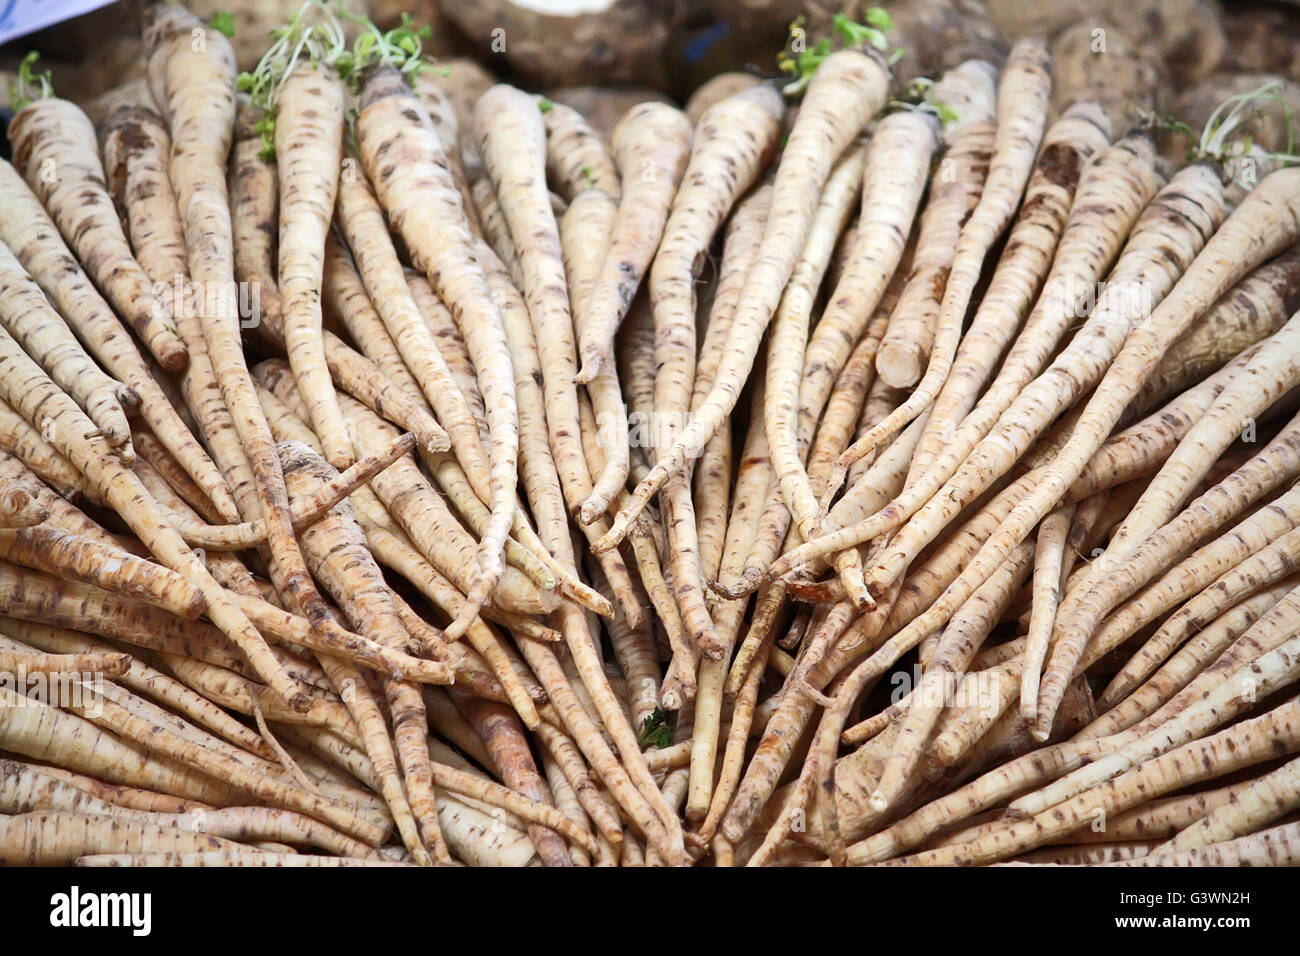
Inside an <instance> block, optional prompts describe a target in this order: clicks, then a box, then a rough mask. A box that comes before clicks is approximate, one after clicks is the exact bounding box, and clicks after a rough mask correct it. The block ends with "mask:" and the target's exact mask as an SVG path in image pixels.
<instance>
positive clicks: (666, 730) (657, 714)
mask: <svg viewBox="0 0 1300 956" xmlns="http://www.w3.org/2000/svg"><path fill="white" fill-rule="evenodd" d="M672 742H673V727H672V715H671V714H670V713H669V712H668V711H666V710H664V709H663V708H662V707H656V708H655V709H654V712H653V713H651V714H650V715H649V716H647V717H646V719H645V720H644V721H643V722H642V724H641V735H640V736H639V737H638V738H637V743H638V744H639V745H640V746H641V749H642V750H649V749H650V748H652V747H659V748H662V747H667V746H668V745H669V744H671V743H672Z"/></svg>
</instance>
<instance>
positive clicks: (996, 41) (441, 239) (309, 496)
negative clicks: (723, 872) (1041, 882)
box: [0, 0, 1300, 867]
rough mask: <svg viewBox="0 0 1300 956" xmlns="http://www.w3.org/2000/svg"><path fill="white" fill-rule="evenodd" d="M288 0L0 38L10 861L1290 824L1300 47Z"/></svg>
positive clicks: (795, 10) (880, 853)
mask: <svg viewBox="0 0 1300 956" xmlns="http://www.w3.org/2000/svg"><path fill="white" fill-rule="evenodd" d="M136 6H138V5H136ZM280 6H281V5H263V8H262V9H261V10H260V12H259V13H258V15H257V17H255V18H253V20H252V22H253V23H254V24H257V25H256V26H255V27H251V28H250V29H254V30H255V34H254V35H250V34H248V33H244V32H241V31H244V30H245V28H246V27H247V24H246V23H245V22H244V19H243V17H242V14H241V12H240V10H239V9H237V10H236V15H233V16H232V15H231V14H230V13H228V12H226V11H222V10H219V9H215V8H209V6H206V5H205V6H201V7H195V8H194V9H187V8H186V7H185V6H182V5H180V4H178V3H160V4H157V5H155V6H148V7H144V8H143V9H142V10H141V29H140V35H139V38H138V40H136V39H134V38H133V39H132V40H130V41H128V42H132V43H138V45H139V51H140V63H141V69H140V70H139V71H138V72H137V74H136V75H132V76H124V77H119V78H118V79H119V80H120V81H121V82H120V83H117V84H116V85H114V86H113V87H112V88H111V89H108V88H100V89H93V90H86V91H83V92H84V93H85V95H78V96H76V97H69V98H65V97H64V96H62V95H60V94H61V92H62V90H61V80H60V77H61V76H62V75H63V73H62V71H61V69H60V70H56V71H55V72H53V73H51V72H47V71H46V69H45V66H44V64H43V62H42V60H41V58H40V57H39V56H38V55H37V54H36V53H34V52H33V53H32V54H30V55H28V56H25V57H23V58H22V59H21V62H19V63H15V64H14V69H13V71H12V76H13V82H12V84H11V89H10V91H9V101H8V102H9V106H10V108H11V109H12V111H13V116H12V119H11V120H10V121H9V124H8V129H7V139H8V142H9V144H10V147H11V159H9V160H0V864H20V865H21V864H25V865H56V864H73V863H76V864H79V865H85V866H140V865H149V866H158V865H178V866H256V867H277V866H313V867H316V866H320V867H325V866H411V865H420V866H442V865H445V866H450V865H473V866H645V865H649V866H689V865H700V866H739V865H747V866H765V865H769V866H770V865H785V866H842V865H871V864H880V865H895V866H900V865H902V866H917V865H919V866H936V865H990V864H1016V865H1108V866H1112V865H1113V866H1224V865H1232V866H1245V865H1249V866H1260V865H1298V864H1300V829H1298V828H1300V823H1297V822H1296V821H1297V819H1298V817H1300V758H1296V757H1295V753H1296V752H1297V751H1300V696H1298V695H1297V691H1298V689H1300V484H1297V478H1298V477H1300V311H1297V310H1298V309H1300V166H1297V165H1296V164H1297V163H1300V156H1297V155H1296V153H1297V148H1296V145H1295V143H1294V142H1293V137H1292V132H1293V119H1294V117H1293V112H1292V107H1293V104H1297V103H1298V102H1300V97H1298V96H1297V90H1296V87H1295V86H1294V85H1293V84H1292V83H1291V82H1290V81H1289V80H1287V79H1286V78H1285V77H1284V76H1274V75H1272V74H1271V73H1269V72H1267V71H1269V70H1279V71H1281V72H1285V69H1284V66H1285V65H1284V64H1282V63H1281V62H1280V61H1279V58H1278V56H1276V55H1274V54H1275V52H1276V51H1271V48H1269V49H1268V50H1266V49H1265V47H1264V46H1263V45H1257V46H1256V47H1255V49H1258V50H1259V51H1260V52H1259V57H1258V58H1257V61H1252V62H1243V63H1241V64H1240V68H1239V69H1237V70H1236V71H1235V72H1232V73H1229V74H1215V75H1211V71H1212V69H1213V64H1211V65H1210V66H1205V65H1204V64H1205V62H1206V61H1207V60H1209V59H1212V60H1214V61H1215V62H1216V63H1217V62H1218V61H1219V60H1221V59H1223V58H1224V57H1225V56H1226V55H1227V54H1226V52H1225V51H1226V50H1227V49H1228V45H1227V40H1226V39H1225V37H1226V36H1227V33H1225V21H1223V20H1222V17H1221V14H1220V12H1219V10H1218V8H1217V5H1214V4H1212V3H1210V2H1189V3H1181V4H1177V3H1163V4H1162V3H1154V2H1153V3H1137V4H1128V5H1123V4H1117V3H1100V4H1096V5H1095V6H1097V7H1098V9H1097V10H1096V11H1093V12H1092V14H1091V15H1092V16H1094V17H1095V19H1093V20H1089V19H1083V20H1079V19H1078V14H1079V11H1078V10H1075V9H1074V7H1075V6H1076V5H1074V4H1071V5H1069V6H1070V8H1071V9H1069V10H1066V9H1064V7H1065V6H1067V5H1064V4H1055V3H1042V4H1031V5H1015V4H1002V3H990V4H989V5H988V9H987V10H986V9H984V7H983V6H982V5H980V4H973V3H956V4H944V3H939V2H937V0H918V2H915V3H910V4H908V3H893V4H888V5H887V7H886V8H879V7H868V6H865V5H863V4H859V3H849V4H832V5H829V8H828V5H826V4H818V3H810V4H807V5H806V7H807V9H806V10H802V11H801V10H800V9H799V7H800V4H784V7H790V8H792V9H790V10H782V11H780V13H781V15H782V16H783V17H784V18H785V21H786V22H785V23H784V24H783V25H784V26H788V27H789V30H788V37H787V39H786V47H785V49H784V50H783V51H781V52H780V54H779V56H778V55H776V53H777V49H776V48H772V49H771V53H772V54H773V55H774V57H773V62H772V63H771V65H770V67H765V66H763V65H758V64H754V65H751V67H750V68H749V69H747V70H729V71H725V72H721V73H719V74H718V75H717V76H715V77H713V78H712V79H709V80H708V82H701V83H697V84H696V88H695V89H694V91H693V93H692V94H691V95H690V98H689V100H686V101H685V102H684V103H683V104H682V105H680V106H679V105H678V103H677V101H674V100H673V99H672V98H671V97H669V96H667V95H666V94H664V93H661V92H655V91H653V90H649V91H644V92H642V91H639V90H638V88H635V87H622V88H617V87H611V88H609V89H606V88H603V87H599V86H592V87H577V86H574V85H572V84H574V83H579V82H589V81H590V82H595V83H600V82H607V83H609V82H617V81H623V82H660V81H663V78H664V76H665V69H664V67H665V64H666V63H667V62H668V59H667V57H668V54H667V53H666V52H665V49H666V47H668V46H670V45H671V44H672V43H673V42H675V41H674V39H673V38H674V37H675V36H676V33H675V30H676V28H677V21H676V20H675V19H674V15H673V14H672V13H671V12H670V11H669V10H668V7H670V6H671V5H658V4H648V3H641V2H631V0H616V2H607V3H604V4H601V3H596V4H591V5H589V6H591V7H593V9H591V10H586V9H584V10H583V11H582V13H581V14H580V15H578V16H575V15H573V14H570V13H568V12H566V10H565V9H563V7H564V5H563V4H559V5H557V6H556V9H555V10H551V11H548V12H545V13H539V12H537V11H532V10H531V9H530V8H523V7H522V5H516V4H513V3H509V2H505V0H501V2H492V3H481V4H461V5H457V4H448V5H440V4H426V5H425V6H427V7H428V10H427V11H426V12H427V13H428V15H429V17H430V18H431V19H432V20H433V25H432V26H430V25H428V24H424V23H422V22H421V21H420V20H419V19H418V18H417V19H412V18H411V17H410V16H409V15H407V14H400V15H399V14H396V13H394V12H393V11H388V10H387V8H386V5H384V4H367V3H360V2H354V0H349V2H346V3H344V2H341V0H308V2H306V3H303V4H302V5H301V6H299V5H297V4H293V5H288V6H285V8H284V9H280ZM417 6H418V5H417ZM718 6H724V5H722V4H719V5H718ZM736 6H737V7H738V8H740V7H743V8H744V9H743V10H740V9H738V10H736V11H731V15H733V19H731V20H727V21H725V22H726V23H728V24H730V26H729V27H728V30H730V31H731V33H729V34H728V36H730V37H731V40H729V41H728V42H732V41H734V42H737V43H739V42H740V39H739V38H745V37H748V38H750V39H752V38H753V37H754V36H758V35H765V34H764V30H765V27H766V26H770V24H769V23H768V21H769V20H770V18H771V17H772V16H773V15H774V14H773V11H770V10H767V9H766V8H767V7H768V6H772V7H782V6H783V5H781V4H776V5H770V4H737V5H736ZM1085 6H1089V5H1088V4H1085ZM272 7H274V8H275V15H276V18H277V21H278V20H279V19H280V18H282V19H283V22H281V23H279V25H278V26H276V28H275V29H274V31H273V32H272V33H271V35H270V36H269V37H266V38H265V39H260V37H261V33H262V30H263V27H264V26H265V24H264V23H262V22H261V19H259V18H265V17H266V16H268V15H269V13H268V11H269V10H271V8H272ZM751 7H752V9H751ZM1030 7H1032V8H1033V9H1032V10H1031V11H1030V13H1026V12H1025V10H1026V9H1027V8H1030ZM1128 7H1132V8H1134V9H1128ZM1164 7H1170V8H1173V7H1179V8H1182V7H1186V8H1188V9H1187V10H1183V11H1182V12H1183V13H1184V14H1186V16H1183V17H1182V18H1181V19H1175V18H1173V17H1165V16H1164V14H1162V13H1160V12H1159V10H1158V9H1157V8H1160V9H1163V8H1164ZM597 8H598V9H597ZM1101 8H1104V9H1101ZM1137 8H1141V9H1137ZM1142 11H1146V14H1149V15H1140V14H1142ZM1165 12H1166V13H1167V12H1168V11H1165ZM796 14H798V16H797V19H795V20H794V21H793V23H789V22H788V21H789V19H790V17H791V16H794V15H796ZM372 16H373V17H374V18H376V19H378V20H381V21H382V22H383V26H377V25H376V24H375V22H374V20H372V19H371V17H372ZM719 17H722V14H721V13H720V14H719ZM570 20H573V21H575V22H574V23H573V24H569V22H568V21H570ZM577 21H581V22H580V23H579V22H577ZM720 22H722V21H720ZM1250 22H1251V23H1254V22H1255V21H1253V20H1252V21H1250ZM1260 22H1262V21H1260ZM637 24H643V25H644V29H641V30H636V29H634V27H635V26H636V25H637ZM570 26H572V29H569V27H570ZM1247 26H1248V24H1245V22H1244V21H1243V24H1237V25H1232V26H1231V29H1230V30H1229V31H1228V32H1234V31H1235V33H1234V35H1236V36H1238V37H1245V36H1246V35H1247V33H1248V32H1249V31H1248V29H1247ZM497 30H501V31H503V34H504V35H510V34H513V35H515V36H516V37H517V38H518V39H519V41H520V42H519V43H518V44H517V45H516V46H515V47H514V48H513V49H514V52H513V53H511V54H509V55H508V56H507V55H504V54H503V59H505V60H506V61H507V62H505V63H504V64H503V65H502V66H501V73H502V77H500V78H499V77H497V76H494V75H493V74H492V73H490V72H489V71H488V70H486V69H485V68H484V67H483V66H482V65H480V63H478V62H475V61H474V60H471V59H468V58H463V57H460V56H457V55H453V54H454V53H456V52H458V51H460V52H465V51H463V50H462V49H461V46H460V45H459V44H461V39H457V40H455V41H453V40H452V39H450V38H449V37H450V34H451V33H452V32H453V31H461V32H462V33H463V38H462V39H464V38H468V39H469V40H470V41H473V42H479V41H480V40H481V39H482V38H483V37H488V38H489V39H488V41H487V42H491V38H492V37H493V36H494V35H495V31H497ZM443 31H446V32H447V34H448V36H447V37H443V36H440V33H442V32H443ZM629 31H632V32H636V33H637V38H636V42H634V43H632V42H630V41H624V40H621V39H620V38H621V37H626V36H627V35H628V34H629ZM1098 31H1099V32H1098ZM1261 31H1262V32H1266V31H1263V30H1262V28H1261ZM1111 34H1113V37H1111ZM948 35H951V36H952V37H955V38H960V41H961V42H956V40H954V42H951V43H946V44H939V43H937V42H935V38H936V37H939V36H948ZM525 38H526V42H525ZM764 42H766V41H764ZM620 43H624V45H626V46H627V49H626V51H624V52H625V53H626V56H618V55H614V56H613V57H612V58H611V53H610V50H611V49H612V48H616V47H618V46H619V44H620ZM1098 43H1100V44H1101V46H1100V48H1098V47H1097V44H1098ZM1107 43H1112V44H1113V46H1112V47H1111V48H1110V52H1107ZM1241 43H1242V44H1245V40H1244V39H1243V40H1241ZM777 46H778V47H779V41H778V44H777ZM557 47H563V48H564V51H563V55H558V54H554V53H553V51H554V50H555V49H556V48H557ZM502 49H503V51H504V50H505V49H507V47H504V46H503V48H502ZM444 51H445V52H447V53H448V55H447V56H441V55H437V56H436V55H434V54H435V53H437V54H441V53H442V52H444ZM1270 51H1271V52H1270ZM615 53H617V50H615ZM1098 57H1106V58H1107V59H1106V60H1105V61H1104V63H1103V62H1102V61H1100V60H1098V59H1097V58H1098ZM697 59H699V58H698V57H697ZM1289 66H1290V67H1294V66H1295V64H1294V63H1291V64H1290V65H1289ZM1286 68H1289V67H1286ZM589 72H590V75H588V73H589ZM507 79H508V80H509V82H507ZM665 82H666V81H665ZM565 84H569V85H567V86H565ZM556 86H561V87H563V88H560V89H556V88H554V87H556Z"/></svg>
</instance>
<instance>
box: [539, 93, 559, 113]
mask: <svg viewBox="0 0 1300 956" xmlns="http://www.w3.org/2000/svg"><path fill="white" fill-rule="evenodd" d="M537 108H538V109H539V110H541V111H542V112H543V113H549V112H550V111H551V110H553V109H555V104H554V103H552V102H551V101H550V100H548V99H547V98H546V97H544V96H539V97H537Z"/></svg>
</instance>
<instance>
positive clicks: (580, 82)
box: [0, 0, 1300, 145]
mask: <svg viewBox="0 0 1300 956" xmlns="http://www.w3.org/2000/svg"><path fill="white" fill-rule="evenodd" d="M300 3H301V0H191V2H190V4H189V5H190V7H191V9H193V10H194V12H195V13H197V14H199V15H200V16H203V17H205V18H206V17H208V16H211V15H212V14H213V13H214V12H217V11H222V12H228V13H231V14H232V15H233V17H234V22H235V37H234V41H233V42H234V45H235V49H236V51H237V54H238V57H239V64H240V67H241V68H248V67H250V66H252V65H253V64H254V63H256V61H257V59H258V58H259V57H260V56H261V54H262V52H263V51H264V50H265V48H266V46H267V45H268V40H267V34H268V31H269V30H270V29H271V28H272V27H274V26H276V25H278V24H280V23H283V22H284V21H285V20H286V19H287V18H288V17H289V16H290V15H292V13H293V12H294V11H295V10H297V9H298V7H299V6H300ZM347 4H348V6H349V8H350V9H352V10H354V11H355V12H358V13H366V14H368V15H369V16H370V17H371V18H373V19H374V20H375V22H376V23H378V24H379V25H380V26H381V27H389V26H392V25H394V24H396V23H397V22H398V21H399V19H400V16H401V13H402V12H403V11H406V12H408V13H410V15H411V16H412V18H413V19H414V20H415V21H416V22H419V23H428V24H430V26H431V27H432V37H431V38H430V40H429V41H428V43H427V48H428V50H429V51H430V52H431V53H432V54H434V55H435V56H437V57H439V58H440V59H442V60H443V61H444V62H449V63H453V64H456V65H457V70H458V73H460V74H462V75H464V76H465V77H466V82H467V84H468V87H467V93H466V95H468V96H471V97H472V96H473V95H474V94H475V93H476V92H477V90H478V89H479V88H481V87H482V86H484V85H486V84H487V83H488V82H491V80H492V78H493V77H500V78H504V79H509V80H513V81H515V82H518V83H520V84H523V85H526V86H528V87H529V88H532V89H541V90H545V91H546V92H547V93H548V95H551V96H553V97H554V98H556V99H558V100H561V101H563V102H565V103H568V104H569V105H572V106H574V107H576V108H577V109H580V110H582V111H583V112H585V113H588V114H589V115H590V116H591V118H592V121H593V123H594V124H595V125H596V126H597V128H601V129H608V128H609V127H610V126H612V124H613V122H614V120H615V119H617V117H618V116H619V115H620V114H621V113H622V111H623V110H624V109H626V108H627V106H628V105H629V104H630V103H633V102H638V101H640V100H644V99H647V98H651V97H656V96H657V97H665V98H671V99H674V100H676V101H677V102H680V103H685V102H686V101H687V100H688V98H689V96H690V94H691V93H692V92H693V91H694V90H695V89H696V88H697V87H699V86H700V85H701V84H703V83H704V82H706V81H708V80H711V79H713V78H715V77H717V76H718V75H719V74H723V73H739V74H745V73H748V74H749V75H751V76H765V75H766V76H770V75H774V74H775V72H776V54H777V53H778V52H779V51H780V50H781V49H782V47H783V45H784V42H785V39H786V36H787V32H788V29H789V26H790V24H791V22H792V21H794V20H795V19H796V18H797V17H802V18H803V19H802V21H801V22H802V24H803V26H804V29H805V30H806V31H807V34H808V41H809V43H810V44H811V43H815V42H817V40H819V39H820V38H822V37H831V38H832V40H833V42H835V37H834V31H833V29H832V27H831V23H832V19H833V17H834V15H835V14H838V13H843V14H846V15H848V16H850V17H852V18H854V19H858V20H860V19H862V15H863V10H864V9H865V8H866V7H867V6H870V5H872V4H871V2H870V0H513V2H512V0H406V2H399V0H347ZM144 5H145V2H144V0H118V2H116V3H113V4H110V5H109V6H107V7H103V8H101V9H99V10H96V11H94V12H92V13H89V14H87V15H85V16H82V17H78V18H76V19H74V20H70V21H67V22H64V23H62V24H59V25H57V26H54V27H50V28H48V29H45V30H42V31H41V32H39V33H36V34H32V35H30V36H27V37H23V38H21V39H19V40H17V41H14V42H13V43H11V44H9V45H8V46H6V47H3V48H0V79H6V78H7V75H8V74H11V73H12V71H13V70H14V69H15V68H16V65H17V62H18V60H19V59H21V57H22V55H23V53H25V52H26V51H27V50H29V49H35V50H39V51H40V52H41V53H42V54H43V57H44V60H45V62H44V66H45V67H46V68H48V69H50V70H51V71H52V72H53V74H54V82H55V88H56V90H57V91H58V92H59V93H60V95H63V96H67V97H69V98H70V99H73V100H76V101H78V102H79V103H82V104H83V105H84V106H86V107H87V108H89V109H91V111H92V112H94V111H96V109H97V108H98V105H97V104H96V103H95V101H96V100H99V99H102V98H104V97H105V96H106V95H107V96H108V97H110V99H111V96H112V95H113V94H112V91H113V89H114V88H115V87H120V86H122V85H123V84H126V83H130V82H131V81H133V80H136V79H138V78H139V77H140V76H141V75H142V74H143V69H144V63H143V56H142V54H141V48H140V39H139V29H138V24H139V15H140V10H141V9H142V8H143V6H144ZM876 5H879V6H883V7H884V8H885V9H886V10H887V11H888V12H889V14H890V15H891V17H892V19H893V24H894V27H893V29H892V30H891V31H889V35H888V38H889V40H890V42H891V44H892V45H893V46H895V47H898V48H901V49H903V50H904V51H905V55H904V57H903V59H902V60H901V61H900V62H899V64H898V67H897V69H898V72H899V75H900V78H901V79H903V80H906V79H909V78H911V77H914V76H920V75H925V74H933V73H935V72H938V71H940V70H943V69H945V68H947V67H950V66H952V65H954V64H956V63H959V62H961V61H962V60H965V59H968V58H970V57H983V58H985V59H988V60H990V61H993V62H997V61H999V60H1000V59H1001V58H1002V57H1003V56H1004V55H1005V53H1006V50H1007V48H1008V46H1009V44H1010V43H1012V42H1014V41H1015V40H1016V39H1018V38H1019V37H1022V36H1025V35H1028V34H1031V33H1044V34H1047V35H1048V36H1049V37H1050V38H1051V42H1052V51H1053V54H1054V62H1053V73H1054V76H1053V79H1054V81H1055V85H1054V90H1053V105H1054V107H1055V108H1057V109H1058V110H1059V109H1061V108H1063V107H1064V106H1065V105H1068V104H1069V103H1070V102H1072V101H1074V100H1076V99H1079V98H1085V97H1092V98H1095V99H1097V100H1099V101H1100V102H1101V103H1102V104H1103V105H1104V106H1105V108H1106V109H1107V110H1108V111H1109V112H1110V114H1111V117H1112V119H1113V120H1114V121H1115V124H1116V126H1117V127H1120V128H1122V127H1124V126H1126V125H1127V124H1128V123H1130V122H1132V121H1133V119H1134V117H1135V115H1136V114H1135V112H1134V110H1135V108H1139V109H1142V110H1147V111H1154V112H1157V113H1160V114H1169V113H1171V112H1172V113H1173V114H1174V115H1176V116H1177V118H1178V119H1181V120H1184V121H1186V122H1188V123H1189V124H1191V125H1193V126H1197V125H1198V124H1199V123H1200V122H1202V121H1203V120H1204V118H1205V116H1206V115H1208V113H1209V111H1210V110H1211V109H1213V106H1214V105H1216V104H1217V103H1218V102H1219V101H1220V100H1221V99H1222V97H1223V96H1225V95H1227V94H1228V93H1230V92H1239V91H1241V90H1243V89H1249V88H1253V87H1254V86H1257V85H1259V83H1260V82H1263V81H1264V80H1266V79H1267V78H1269V77H1277V78H1279V79H1282V80H1285V81H1288V83H1289V85H1288V86H1287V87H1286V90H1285V97H1286V99H1287V101H1288V102H1297V101H1300V98H1298V97H1297V96H1296V90H1297V87H1296V86H1295V83H1296V81H1300V2H1292V3H1280V2H1246V3H1239V2H1219V0H884V2H879V0H878V2H877V4H876ZM475 64H477V66H475ZM480 67H481V69H479V68H480ZM718 82H739V83H743V82H745V80H744V76H738V77H731V78H729V79H723V80H719V81H718ZM4 87H5V89H4V91H3V93H0V104H3V103H4V102H5V100H6V99H7V96H8V90H7V87H8V84H7V83H5V84H4ZM1276 113H1277V116H1278V117H1281V116H1282V115H1283V114H1282V111H1281V109H1280V108H1279V109H1278V110H1277V111H1276ZM1259 133H1260V136H1261V137H1262V138H1264V139H1265V141H1266V142H1269V143H1270V144H1271V145H1281V144H1280V143H1272V140H1275V139H1277V138H1278V137H1279V136H1283V135H1284V134H1285V123H1284V122H1280V121H1279V122H1265V123H1262V124H1261V129H1260V131H1259Z"/></svg>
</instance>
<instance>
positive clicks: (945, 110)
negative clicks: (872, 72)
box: [889, 76, 960, 126]
mask: <svg viewBox="0 0 1300 956" xmlns="http://www.w3.org/2000/svg"><path fill="white" fill-rule="evenodd" d="M933 90H934V80H933V79H931V78H930V77H928V76H916V77H913V78H912V79H910V80H908V81H907V85H906V86H904V87H903V92H902V93H900V94H899V96H898V97H897V98H896V99H892V100H890V101H889V108H890V109H895V110H917V111H919V112H923V113H932V114H934V116H935V117H936V118H938V120H939V124H940V125H941V126H947V125H948V124H949V123H955V122H957V120H958V119H959V118H960V117H959V116H958V115H957V111H956V110H954V109H953V108H952V107H951V106H949V105H948V104H947V103H944V102H942V101H941V100H936V99H933V98H932V96H931V93H932V91H933Z"/></svg>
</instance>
